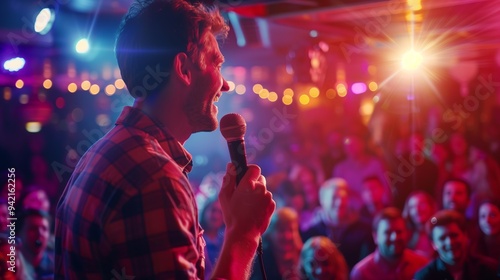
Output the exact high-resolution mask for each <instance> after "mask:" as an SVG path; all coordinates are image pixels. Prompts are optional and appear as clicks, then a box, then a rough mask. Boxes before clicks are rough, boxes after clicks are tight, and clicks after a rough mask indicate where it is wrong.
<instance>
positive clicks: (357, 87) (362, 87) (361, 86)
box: [351, 83, 366, 94]
mask: <svg viewBox="0 0 500 280" xmlns="http://www.w3.org/2000/svg"><path fill="white" fill-rule="evenodd" d="M351 91H352V93H354V94H361V93H364V92H366V84H365V83H354V84H352V86H351Z"/></svg>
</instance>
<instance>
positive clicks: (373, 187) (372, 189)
mask: <svg viewBox="0 0 500 280" xmlns="http://www.w3.org/2000/svg"><path fill="white" fill-rule="evenodd" d="M361 199H362V201H363V206H362V207H361V212H360V216H361V220H363V222H366V223H367V224H370V225H371V224H372V221H373V217H375V215H376V214H377V213H378V212H379V211H380V210H382V209H384V208H385V207H388V206H389V204H390V201H391V193H389V192H388V190H387V188H385V187H384V185H383V183H382V182H381V181H380V179H379V178H378V177H377V176H370V177H367V178H364V179H363V185H362V189H361Z"/></svg>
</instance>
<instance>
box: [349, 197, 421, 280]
mask: <svg viewBox="0 0 500 280" xmlns="http://www.w3.org/2000/svg"><path fill="white" fill-rule="evenodd" d="M373 240H374V241H375V244H376V245H377V249H376V250H375V252H373V253H371V254H370V255H369V256H367V257H366V258H364V259H363V260H361V261H360V262H359V263H357V264H356V265H355V266H354V268H353V270H352V272H351V280H358V279H360V280H361V279H363V280H370V279H374V280H378V279H386V280H391V279H397V280H403V279H408V280H411V279H412V278H413V275H414V274H415V272H416V271H417V270H419V269H420V268H422V267H423V266H424V265H426V264H427V263H428V260H427V258H425V257H423V256H421V255H418V254H417V253H415V252H413V251H411V250H409V249H407V248H406V243H407V241H408V230H407V229H406V224H405V221H404V219H403V217H402V215H401V212H400V211H399V209H397V208H394V207H388V208H384V209H383V210H382V211H381V212H380V213H378V214H377V215H376V216H375V218H374V220H373Z"/></svg>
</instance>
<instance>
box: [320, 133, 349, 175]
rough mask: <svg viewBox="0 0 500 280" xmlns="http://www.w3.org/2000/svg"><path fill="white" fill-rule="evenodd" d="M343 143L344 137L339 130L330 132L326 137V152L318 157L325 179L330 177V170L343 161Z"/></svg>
mask: <svg viewBox="0 0 500 280" xmlns="http://www.w3.org/2000/svg"><path fill="white" fill-rule="evenodd" d="M343 141H344V136H343V134H342V132H341V131H340V130H339V129H334V130H332V131H330V132H329V133H328V135H327V137H326V145H325V148H326V151H324V152H323V154H322V155H321V156H320V161H321V166H322V167H323V175H324V177H325V178H328V177H330V176H331V175H332V170H334V169H335V167H336V166H337V164H339V163H340V162H342V161H343V160H344V159H345V152H344V147H343V145H344V143H343Z"/></svg>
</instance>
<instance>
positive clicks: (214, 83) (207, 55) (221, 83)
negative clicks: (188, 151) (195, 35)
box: [180, 32, 229, 133]
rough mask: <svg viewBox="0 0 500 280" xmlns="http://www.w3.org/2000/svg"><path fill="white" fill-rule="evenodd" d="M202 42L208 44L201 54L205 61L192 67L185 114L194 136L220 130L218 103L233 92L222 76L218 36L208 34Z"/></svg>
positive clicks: (221, 58) (221, 59)
mask: <svg viewBox="0 0 500 280" xmlns="http://www.w3.org/2000/svg"><path fill="white" fill-rule="evenodd" d="M202 40H204V44H203V49H201V50H200V59H201V61H200V62H199V63H198V64H199V65H195V64H193V65H192V72H191V75H192V77H191V78H192V83H191V86H190V88H189V90H188V91H189V92H188V93H187V94H188V96H187V98H186V100H185V103H184V112H185V113H186V116H187V117H188V119H189V124H190V125H191V127H192V132H193V133H194V132H199V131H213V130H215V129H216V128H217V124H218V121H217V112H218V108H217V106H215V104H214V102H217V101H218V100H219V97H220V96H221V95H222V92H223V91H228V90H229V86H228V84H227V81H226V80H224V78H223V77H222V74H221V67H222V63H223V62H224V57H223V56H222V53H221V52H220V49H219V45H218V43H217V40H216V39H215V36H214V35H213V34H212V33H210V32H206V33H205V34H204V35H203V37H202ZM180 94H184V93H180Z"/></svg>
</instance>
